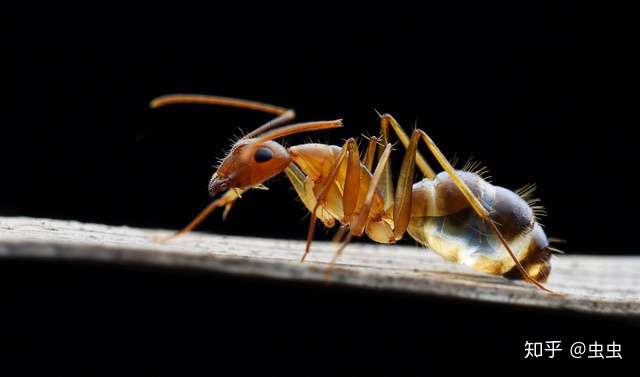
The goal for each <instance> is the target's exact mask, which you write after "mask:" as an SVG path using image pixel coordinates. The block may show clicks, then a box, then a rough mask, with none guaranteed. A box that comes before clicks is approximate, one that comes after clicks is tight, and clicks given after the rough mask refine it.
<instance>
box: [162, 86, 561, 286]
mask: <svg viewBox="0 0 640 377" xmlns="http://www.w3.org/2000/svg"><path fill="white" fill-rule="evenodd" d="M177 103H200V104H210V105H221V106H229V107H236V108H241V109H249V110H255V111H261V112H265V113H269V114H273V115H274V116H275V117H274V118H273V119H272V120H270V121H269V122H267V123H265V124H263V125H262V126H260V127H258V128H256V129H255V130H253V131H251V132H249V133H248V134H246V135H244V136H243V137H242V138H241V139H239V140H238V141H236V142H235V143H234V145H233V146H232V148H231V150H230V151H229V153H228V154H227V156H226V157H225V158H224V159H223V160H222V162H221V164H220V165H219V166H218V168H217V171H216V172H215V174H213V177H212V178H211V180H210V182H209V193H210V194H211V196H212V197H215V196H216V195H217V194H219V193H222V195H221V196H220V197H218V198H217V199H216V200H214V201H213V202H212V203H211V204H209V205H208V206H207V207H206V208H205V209H204V210H203V211H202V212H200V214H198V216H196V218H195V219H193V221H191V223H189V224H188V225H187V226H186V227H185V228H184V229H182V230H181V231H179V232H177V233H176V234H174V235H172V236H171V237H168V238H166V239H165V241H166V240H168V239H171V238H174V237H177V236H180V235H183V234H186V233H188V232H189V231H191V230H192V229H193V228H195V227H196V226H197V225H198V224H200V223H201V222H202V221H203V220H204V219H205V218H206V217H207V216H208V215H209V214H210V213H211V212H212V211H213V210H215V209H216V208H219V207H222V208H223V218H226V216H227V214H228V213H229V211H230V210H231V208H232V206H233V204H234V203H235V201H236V200H238V199H239V198H240V197H241V195H242V194H243V193H244V192H246V191H247V190H249V189H252V188H264V186H262V183H263V182H265V181H266V180H268V179H269V178H271V177H273V176H275V175H277V174H279V173H281V172H283V171H284V172H285V174H286V175H287V177H288V178H289V181H290V182H291V184H292V186H293V188H294V189H295V191H296V193H297V194H298V196H299V197H300V199H301V200H302V202H303V203H304V205H305V206H306V207H307V209H308V210H309V211H310V212H311V218H310V223H309V230H308V233H307V243H306V248H305V251H304V254H303V255H302V258H301V262H303V261H304V259H305V258H306V256H307V255H308V254H309V251H310V248H311V242H312V240H313V235H314V231H315V228H316V222H317V220H318V219H320V221H321V222H322V223H323V224H324V225H325V226H326V227H328V228H331V227H333V226H334V225H335V223H336V221H338V222H339V223H340V224H341V227H340V229H339V231H338V233H337V234H336V237H335V240H337V241H338V242H339V247H338V248H337V250H336V252H335V255H334V256H333V259H332V260H331V264H330V267H329V268H328V269H327V271H331V268H332V267H333V266H334V265H335V263H336V261H337V259H338V258H339V257H340V255H341V254H342V252H343V250H344V248H345V247H346V246H347V244H348V243H349V242H350V241H351V239H352V238H353V237H354V236H355V237H360V236H362V235H363V234H364V233H366V234H367V236H368V237H369V238H370V239H372V240H374V241H376V242H379V243H395V242H397V241H399V240H400V239H402V238H403V237H404V234H405V232H407V233H409V235H410V236H411V237H412V238H414V239H415V240H416V241H418V242H419V243H420V244H422V245H425V246H429V247H430V248H431V249H433V250H434V251H435V252H436V253H438V254H439V255H441V256H442V257H443V258H445V259H446V260H449V261H451V262H456V263H462V264H465V265H467V266H470V267H472V268H473V269H475V270H478V271H481V272H484V273H488V274H492V275H502V276H506V277H509V278H512V279H524V280H527V281H529V282H531V283H532V284H534V285H535V286H537V287H538V288H540V289H542V290H544V291H547V292H551V291H549V290H548V289H547V288H545V287H544V286H543V285H542V283H543V282H545V281H546V280H547V277H548V276H549V273H550V271H551V264H550V259H551V255H552V253H553V252H554V251H555V250H556V249H554V248H552V247H550V245H549V240H548V239H547V236H546V235H545V233H544V231H543V229H542V227H541V225H540V224H539V223H538V222H537V215H539V214H542V211H543V210H542V208H541V207H540V206H535V205H533V204H534V203H535V202H536V201H537V200H536V199H531V198H530V196H531V194H532V193H533V190H534V189H535V186H533V185H528V186H525V187H523V188H522V189H520V190H516V192H513V191H510V190H508V189H506V188H503V187H500V186H494V185H493V184H491V183H489V182H487V181H486V180H485V179H484V178H483V177H482V174H483V172H484V171H485V170H484V169H480V170H476V171H475V172H474V171H472V170H474V169H476V168H477V164H470V166H467V168H466V169H464V168H463V170H456V169H454V167H453V166H452V165H451V163H450V162H449V161H448V160H447V159H446V158H445V156H444V154H443V153H442V152H441V151H440V149H439V148H438V147H437V146H436V144H435V143H434V142H433V140H432V139H431V138H430V137H429V135H428V134H427V133H426V132H425V131H423V130H420V129H415V130H413V132H412V133H411V135H407V133H406V132H405V131H404V130H403V129H402V127H401V126H400V124H399V123H398V122H397V121H396V120H395V119H394V117H393V116H391V115H389V114H378V115H379V117H380V130H381V134H380V137H371V138H369V140H368V146H367V149H366V152H365V153H364V155H363V157H362V159H361V154H360V151H359V149H358V143H357V142H356V140H355V139H354V138H349V139H348V140H346V141H345V143H344V145H342V146H336V145H327V144H318V143H306V144H300V145H293V146H290V147H288V148H285V147H284V146H282V145H281V144H279V143H278V142H276V141H275V140H276V139H279V138H282V137H285V136H289V135H293V134H298V133H302V132H310V131H319V130H326V129H332V128H339V127H342V120H341V119H339V120H332V121H320V122H306V123H296V124H289V123H290V122H291V121H292V120H293V119H294V118H295V112H294V111H293V110H292V109H286V108H283V107H278V106H274V105H269V104H265V103H261V102H255V101H248V100H243V99H236V98H228V97H218V96H208V95H192V94H172V95H166V96H161V97H158V98H156V99H154V100H153V101H152V102H151V107H152V108H158V107H161V106H165V105H171V104H177ZM389 126H391V129H392V130H393V131H394V133H395V134H396V135H397V137H398V138H399V140H400V142H401V143H402V145H403V146H404V147H405V149H406V152H405V155H404V158H403V161H402V165H401V168H400V173H399V176H398V179H397V182H396V184H395V187H394V184H393V177H392V174H391V169H390V166H389V157H390V155H391V151H392V144H391V143H389ZM420 141H422V142H423V143H424V144H425V145H426V147H427V149H428V150H429V151H430V152H431V154H433V156H434V157H435V159H436V160H437V162H438V163H439V164H440V165H441V166H442V168H443V169H444V171H442V172H440V173H438V174H436V173H435V171H434V170H433V169H432V168H431V167H430V166H429V164H428V163H427V162H426V160H425V159H424V157H423V156H422V154H421V153H420V152H419V151H418V150H417V147H418V143H419V142H420ZM376 152H377V163H376V165H375V169H374V168H373V165H374V160H375V159H376ZM416 165H417V167H418V169H419V170H420V172H421V173H422V175H423V176H424V178H423V179H422V180H421V181H419V182H416V183H414V182H413V179H414V171H415V168H416Z"/></svg>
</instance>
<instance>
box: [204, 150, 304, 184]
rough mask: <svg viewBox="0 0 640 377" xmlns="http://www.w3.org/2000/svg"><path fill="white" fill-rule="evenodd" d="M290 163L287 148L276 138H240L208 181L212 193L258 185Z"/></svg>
mask: <svg viewBox="0 0 640 377" xmlns="http://www.w3.org/2000/svg"><path fill="white" fill-rule="evenodd" d="M290 163H291V156H289V152H288V151H287V149H286V148H285V147H283V146H282V145H280V144H278V143H277V142H275V141H273V140H267V141H262V142H261V141H260V140H257V139H240V140H238V142H237V143H235V144H234V145H233V147H232V148H231V151H230V152H229V154H228V155H227V157H225V158H224V160H222V163H221V164H220V166H219V167H218V170H217V171H216V173H215V174H214V175H213V177H211V181H210V182H209V193H210V194H211V196H214V195H216V194H217V193H219V192H222V191H226V190H228V189H230V188H248V187H253V186H256V185H258V184H260V183H262V182H264V181H266V180H267V179H269V178H271V177H273V176H274V175H276V174H278V173H280V172H282V171H283V170H284V169H286V168H287V166H289V164H290Z"/></svg>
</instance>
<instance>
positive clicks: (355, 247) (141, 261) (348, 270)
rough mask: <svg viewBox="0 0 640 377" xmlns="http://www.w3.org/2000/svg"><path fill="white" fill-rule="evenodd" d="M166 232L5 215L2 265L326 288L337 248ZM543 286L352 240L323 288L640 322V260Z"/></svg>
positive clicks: (567, 267) (593, 265)
mask: <svg viewBox="0 0 640 377" xmlns="http://www.w3.org/2000/svg"><path fill="white" fill-rule="evenodd" d="M159 234H163V235H164V234H169V233H168V231H160V230H145V229H136V228H129V227H115V226H106V225H98V224H83V223H78V222H73V221H60V220H49V219H35V218H4V217H0V260H2V259H7V258H51V259H61V260H78V261H94V262H104V263H116V264H138V265H147V266H171V267H180V268H190V269H191V268H193V269H200V270H208V271H211V272H212V273H224V274H234V275H243V276H247V277H252V276H257V277H263V278H271V279H283V280H295V281H303V282H312V283H323V282H324V270H325V268H326V262H327V261H328V260H330V259H331V256H332V254H333V250H334V246H333V245H332V244H330V243H323V242H316V243H314V245H313V248H312V251H311V253H310V255H309V258H308V259H307V261H306V262H305V263H302V264H301V263H299V259H300V256H301V255H302V252H303V250H304V242H302V241H289V240H279V239H264V238H247V237H233V236H224V235H214V234H203V233H197V232H196V233H192V234H190V235H187V236H185V237H182V238H179V239H176V240H173V241H170V242H168V243H166V244H159V243H156V242H153V241H152V237H153V236H154V235H159ZM552 266H553V267H552V273H551V277H550V279H549V282H548V284H547V286H548V287H549V288H551V289H552V290H554V291H555V292H558V293H560V294H556V295H552V294H547V293H544V292H542V291H539V290H537V289H535V288H534V287H532V286H531V285H530V284H527V283H525V282H514V281H511V280H507V279H504V278H501V277H494V276H488V275H484V274H480V273H477V272H475V271H473V270H471V269H469V268H467V267H465V266H460V265H456V264H453V263H448V262H446V261H444V260H442V259H441V258H440V257H439V256H437V255H435V253H433V252H429V250H427V249H424V248H420V247H410V246H389V245H378V244H368V243H360V244H352V245H349V247H348V248H347V249H346V251H345V254H344V256H343V257H342V258H341V259H340V260H339V266H338V267H339V268H338V269H337V270H336V271H335V272H334V273H333V275H332V280H331V283H330V284H327V289H340V287H342V286H344V285H348V286H354V287H363V288H369V289H384V290H391V291H404V292H412V293H417V294H425V295H436V296H443V297H450V298H456V299H464V300H476V301H484V302H494V303H502V304H505V305H525V306H533V307H539V308H547V309H561V310H570V311H577V312H586V313H601V314H609V315H617V316H626V317H629V318H638V319H640V257H627V256H580V255H561V256H558V257H554V258H553V260H552Z"/></svg>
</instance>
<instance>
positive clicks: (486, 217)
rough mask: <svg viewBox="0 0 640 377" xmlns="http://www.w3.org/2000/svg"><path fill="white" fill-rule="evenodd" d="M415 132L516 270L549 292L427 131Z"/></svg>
mask: <svg viewBox="0 0 640 377" xmlns="http://www.w3.org/2000/svg"><path fill="white" fill-rule="evenodd" d="M415 132H418V133H420V135H421V136H422V140H423V141H424V142H425V144H426V145H427V147H428V148H429V150H430V151H431V153H432V154H433V156H434V157H435V158H436V160H438V162H439V163H440V165H442V168H443V169H444V170H445V171H446V172H447V174H449V177H450V178H451V180H452V181H453V182H454V183H455V185H456V186H457V187H458V189H459V190H460V191H461V192H462V194H463V195H464V197H465V198H466V199H467V201H468V202H469V204H470V205H471V207H472V208H473V209H474V211H475V212H476V213H477V214H478V216H480V218H481V219H482V220H483V221H484V222H485V223H487V224H488V225H489V226H490V227H491V229H492V230H493V232H494V233H495V234H496V236H497V237H498V239H500V242H501V243H502V245H503V246H504V247H505V249H506V250H507V252H508V253H509V256H511V259H513V261H514V262H515V265H516V267H517V268H518V270H519V271H520V273H521V274H522V276H524V278H525V279H527V280H529V281H530V282H531V283H532V284H534V285H535V286H537V287H538V288H540V289H542V290H544V291H547V292H551V291H550V290H549V289H547V288H545V286H543V285H542V284H540V283H539V282H537V281H536V280H535V279H533V278H532V277H531V276H529V274H528V273H527V271H526V270H525V269H524V267H522V264H520V261H518V258H516V256H515V254H514V253H513V251H512V250H511V247H510V246H509V243H508V242H507V241H506V240H505V238H504V237H503V236H502V233H500V230H499V229H498V227H497V225H496V223H495V222H494V221H493V220H492V219H491V216H490V214H489V211H487V209H486V208H484V206H483V205H482V203H481V202H480V200H478V198H476V196H475V195H474V194H473V192H472V191H471V189H470V188H469V186H467V184H466V183H465V182H464V181H463V180H462V179H461V178H460V176H458V173H456V170H455V169H454V168H453V166H451V163H449V161H448V160H447V158H446V157H445V156H444V154H442V152H441V151H440V149H439V148H438V147H437V146H436V144H435V143H434V142H433V140H431V138H430V137H429V135H427V133H426V132H424V131H422V130H415V131H414V133H415ZM551 293H553V292H551Z"/></svg>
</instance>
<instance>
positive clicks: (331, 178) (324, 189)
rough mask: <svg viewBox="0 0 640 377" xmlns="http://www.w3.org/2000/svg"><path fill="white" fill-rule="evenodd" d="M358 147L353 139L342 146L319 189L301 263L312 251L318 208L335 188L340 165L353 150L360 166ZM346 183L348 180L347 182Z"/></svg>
mask: <svg viewBox="0 0 640 377" xmlns="http://www.w3.org/2000/svg"><path fill="white" fill-rule="evenodd" d="M357 147H358V144H357V143H356V141H355V139H353V138H349V139H348V140H347V141H346V142H345V144H344V145H343V146H342V150H341V152H340V155H339V156H338V158H337V159H336V161H335V163H334V164H333V167H332V168H331V172H330V173H329V175H328V176H327V177H324V178H323V182H322V183H321V186H319V187H318V194H317V196H316V204H315V206H314V207H313V210H312V211H311V218H310V219H309V230H308V232H307V245H306V247H305V249H304V254H303V255H302V258H301V259H300V262H304V260H305V258H306V257H307V255H308V254H309V251H310V250H311V242H312V241H313V233H314V232H315V229H316V219H317V215H316V214H317V211H318V208H319V207H320V204H321V203H322V202H323V201H324V200H325V199H326V197H327V194H328V193H329V189H330V188H331V186H333V185H334V184H335V180H336V176H337V175H338V170H340V165H341V164H342V161H343V160H344V159H345V158H346V157H347V153H348V152H349V151H350V150H351V151H353V150H355V151H356V156H357V157H356V159H358V164H360V161H359V158H360V156H359V155H358V154H357ZM345 181H346V180H345ZM351 191H352V189H349V192H351ZM346 192H347V188H346V187H345V194H346Z"/></svg>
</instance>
